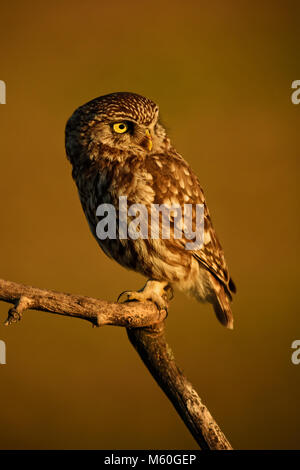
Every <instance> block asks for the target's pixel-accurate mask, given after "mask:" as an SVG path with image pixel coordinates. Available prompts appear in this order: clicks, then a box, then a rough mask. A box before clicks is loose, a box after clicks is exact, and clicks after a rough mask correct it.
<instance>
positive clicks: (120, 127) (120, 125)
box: [113, 122, 128, 134]
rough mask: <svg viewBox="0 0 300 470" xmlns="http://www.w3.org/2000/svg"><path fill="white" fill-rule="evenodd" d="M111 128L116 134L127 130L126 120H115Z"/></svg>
mask: <svg viewBox="0 0 300 470" xmlns="http://www.w3.org/2000/svg"><path fill="white" fill-rule="evenodd" d="M113 130H114V131H115V132H117V133H118V134H124V132H126V131H128V125H127V124H126V122H115V124H114V125H113Z"/></svg>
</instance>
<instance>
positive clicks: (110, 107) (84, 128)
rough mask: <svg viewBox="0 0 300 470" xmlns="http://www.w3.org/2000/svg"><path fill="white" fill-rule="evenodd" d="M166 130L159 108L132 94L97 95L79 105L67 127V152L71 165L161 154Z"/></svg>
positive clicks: (151, 102)
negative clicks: (160, 117) (103, 159)
mask: <svg viewBox="0 0 300 470" xmlns="http://www.w3.org/2000/svg"><path fill="white" fill-rule="evenodd" d="M167 141H168V139H167V137H166V131H165V129H164V127H163V126H162V125H161V124H160V123H159V121H158V106H157V105H156V104H155V103H154V102H153V101H151V100H149V99H148V98H145V97H144V96H140V95H137V94H135V93H128V92H118V93H112V94H109V95H105V96H100V97H99V98H96V99H94V100H92V101H89V102H88V103H86V104H84V105H83V106H80V107H79V108H78V109H77V110H76V111H75V112H74V113H73V115H72V116H71V117H70V119H69V120H68V122H67V126H66V151H67V155H68V158H69V160H70V161H71V163H72V164H73V165H76V164H77V163H80V162H82V161H84V160H87V159H88V160H97V159H100V158H108V159H110V160H113V159H120V160H122V159H125V158H126V157H127V156H128V155H130V154H131V155H132V154H140V155H143V154H148V153H151V152H159V151H162V150H163V148H164V147H165V146H166V145H167Z"/></svg>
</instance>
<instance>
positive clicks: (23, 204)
mask: <svg viewBox="0 0 300 470" xmlns="http://www.w3.org/2000/svg"><path fill="white" fill-rule="evenodd" d="M0 17H1V33H0V38H1V61H0V62H1V69H0V79H2V80H5V82H6V84H7V104H6V105H1V106H0V129H1V134H0V135H1V141H0V155H1V158H0V181H1V186H0V208H1V230H0V259H1V274H0V275H1V277H3V278H6V279H10V280H14V281H19V282H23V283H27V284H31V285H35V286H39V287H47V288H51V289H56V290H62V291H67V292H73V293H81V294H85V295H90V296H97V297H100V298H101V297H102V298H106V299H108V300H115V299H116V298H117V296H118V294H119V293H120V292H121V291H123V290H125V289H134V288H139V287H141V286H142V283H143V282H144V279H142V277H140V276H138V275H136V274H135V273H130V272H127V271H125V270H124V269H122V268H121V267H119V266H118V265H117V264H116V263H113V262H112V261H110V260H109V259H107V258H106V257H105V256H104V254H102V252H101V251H100V250H99V249H98V247H97V245H96V242H95V241H94V240H93V238H92V236H91V235H90V233H89V229H88V226H87V223H86V221H85V219H84V216H83V213H82V210H81V207H80V204H79V200H78V197H77V194H76V189H75V186H74V183H73V182H72V179H71V175H70V166H69V163H68V162H67V160H66V158H65V153H64V126H65V123H66V120H67V118H68V117H69V116H70V114H71V113H72V112H73V110H74V109H75V108H76V107H77V106H79V105H81V104H83V103H84V102H86V101H88V100H90V99H92V98H94V97H96V96H99V95H102V94H106V93H109V92H112V91H134V92H137V93H140V94H143V95H145V96H148V97H150V98H152V99H153V100H155V101H156V102H157V103H159V105H160V109H161V114H162V118H163V120H164V122H166V123H167V126H168V129H169V133H170V135H171V137H172V139H173V142H174V143H175V145H176V148H177V149H178V150H179V151H180V152H181V153H182V154H183V156H184V157H185V158H186V159H187V160H188V161H189V162H190V163H191V165H192V167H193V168H194V170H195V171H196V173H197V174H198V175H199V177H200V181H201V182H202V186H203V187H204V189H205V193H206V197H207V200H208V204H209V207H210V210H211V212H212V215H213V221H214V224H215V227H216V229H217V232H218V234H219V236H220V239H221V241H222V244H223V246H224V249H225V253H226V257H227V260H228V263H229V266H230V268H231V273H232V276H233V278H234V279H235V281H236V283H237V285H238V296H237V297H236V300H235V302H234V312H235V317H236V323H235V326H236V328H235V330H234V331H233V332H231V331H227V330H226V329H224V328H222V327H221V326H220V325H219V324H218V323H217V321H216V319H215V318H214V315H213V313H212V310H211V308H210V307H209V306H202V305H200V304H197V303H196V302H195V301H193V300H188V299H187V298H186V297H184V296H183V295H181V294H177V295H176V298H175V300H174V301H173V303H172V307H171V310H170V314H169V318H168V321H167V331H168V339H169V342H170V344H171V345H172V347H173V349H174V352H175V355H176V357H177V361H178V363H179V365H180V366H181V367H182V368H183V369H184V371H185V373H186V374H187V376H188V377H189V378H190V380H191V381H192V382H193V383H194V385H195V386H196V388H197V390H198V391H199V393H200V395H201V397H202V398H203V400H204V401H205V403H206V404H207V405H208V407H209V409H210V410H211V412H212V413H213V415H214V416H215V417H216V419H217V421H218V423H219V424H220V425H221V427H222V428H223V430H224V432H225V433H226V435H227V436H228V438H229V439H230V440H231V442H232V444H233V446H234V447H236V448H274V449H276V448H300V440H299V438H300V430H299V429H300V428H299V419H300V407H299V392H300V365H299V366H295V365H293V364H292V363H291V353H292V350H291V343H292V341H293V340H295V339H300V328H299V326H300V322H299V307H298V304H299V302H298V291H299V283H298V279H299V273H298V270H299V268H298V266H299V258H298V246H297V241H298V237H299V222H298V217H299V216H298V213H299V204H298V202H299V199H298V191H297V185H298V184H299V113H300V105H299V106H295V105H293V104H292V103H291V99H290V96H291V83H292V81H293V80H296V79H300V60H299V8H298V10H297V7H296V2H291V1H287V2H274V1H272V2H268V1H264V2H246V1H245V2H239V1H227V2H223V1H216V2H214V1H210V2H209V5H208V2H204V1H199V2H198V1H185V2H182V1H174V0H172V1H168V2H167V1H162V0H160V1H156V0H152V1H151V2H140V1H139V2H138V1H136V2H135V1H118V0H115V1H114V2H104V1H103V2H99V1H85V2H82V1H80V2H79V1H72V2H71V1H70V2H68V1H63V2H58V1H57V2H51V4H49V5H46V3H45V2H31V1H27V2H18V1H16V2H7V3H6V4H5V6H4V2H2V4H1V12H0ZM7 308H8V305H7V304H4V303H1V305H0V318H1V322H2V321H4V320H5V318H6V312H7ZM0 339H2V340H5V341H6V344H7V365H2V366H0V384H1V385H0V403H1V405H0V407H1V418H0V446H1V448H3V449H8V448H9V449H12V448H30V449H31V448H72V449H73V448H74V449H76V448H77V449H78V448H100V449H105V448H110V449H118V448H119V449H126V448H127V449H130V448H161V449H163V448H169V449H172V448H196V445H195V443H194V441H193V439H192V438H191V437H190V435H189V434H188V432H187V431H186V429H185V427H184V426H183V424H182V423H181V421H180V419H179V418H178V416H177V415H176V413H175V411H174V410H173V408H172V406H171V405H170V404H169V402H168V401H167V399H166V398H165V397H164V395H163V394H162V392H161V391H160V389H159V388H158V386H157V385H156V384H155V383H154V381H153V379H152V378H151V377H150V375H149V373H148V372H147V371H146V369H145V368H144V366H143V364H142V362H141V360H140V359H139V358H138V356H137V354H136V353H135V351H134V350H133V349H132V347H131V345H130V344H129V342H128V340H127V337H126V333H125V331H124V330H123V329H119V328H112V327H106V328H103V329H100V330H97V329H92V328H91V327H90V325H89V324H85V323H83V322H81V321H79V320H72V319H68V318H63V317H57V316H54V315H53V316H51V315H48V314H45V313H40V312H28V313H27V314H26V315H25V317H24V320H23V322H22V323H21V324H20V325H17V326H13V327H11V328H4V327H3V326H0Z"/></svg>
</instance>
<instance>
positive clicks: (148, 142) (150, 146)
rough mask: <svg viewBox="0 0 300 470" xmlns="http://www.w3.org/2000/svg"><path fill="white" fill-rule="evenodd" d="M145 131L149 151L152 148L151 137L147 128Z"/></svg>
mask: <svg viewBox="0 0 300 470" xmlns="http://www.w3.org/2000/svg"><path fill="white" fill-rule="evenodd" d="M145 133H146V137H147V146H148V150H149V152H150V151H151V150H152V147H153V142H152V137H151V134H150V131H149V129H146V132H145Z"/></svg>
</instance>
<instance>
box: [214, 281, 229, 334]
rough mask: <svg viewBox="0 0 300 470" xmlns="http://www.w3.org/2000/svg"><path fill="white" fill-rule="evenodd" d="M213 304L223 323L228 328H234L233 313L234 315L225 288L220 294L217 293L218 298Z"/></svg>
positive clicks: (218, 317)
mask: <svg viewBox="0 0 300 470" xmlns="http://www.w3.org/2000/svg"><path fill="white" fill-rule="evenodd" d="M223 294H224V296H223ZM213 306H214V309H215V314H216V316H217V319H218V320H219V322H221V323H222V325H224V326H226V328H229V329H230V330H233V315H232V311H231V307H230V304H229V300H228V297H227V295H226V293H225V291H224V289H223V288H222V290H221V292H220V293H219V294H218V295H216V300H215V302H214V304H213Z"/></svg>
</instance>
